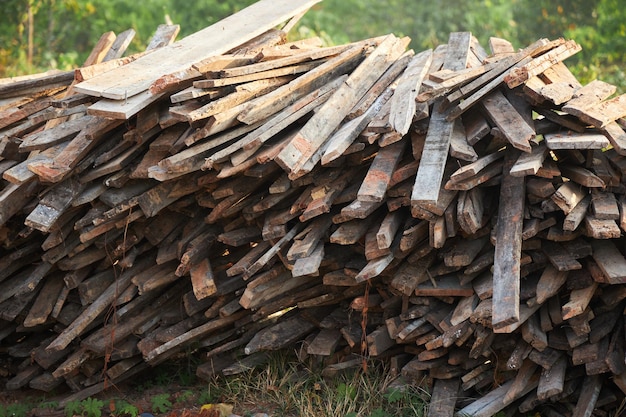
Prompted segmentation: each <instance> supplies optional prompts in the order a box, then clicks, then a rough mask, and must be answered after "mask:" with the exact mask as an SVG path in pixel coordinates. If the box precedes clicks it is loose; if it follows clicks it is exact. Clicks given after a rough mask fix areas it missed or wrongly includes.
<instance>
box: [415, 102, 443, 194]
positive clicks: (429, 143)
mask: <svg viewBox="0 0 626 417" xmlns="http://www.w3.org/2000/svg"><path fill="white" fill-rule="evenodd" d="M452 129H453V123H450V122H448V121H447V120H446V114H445V113H443V112H442V110H441V102H437V103H436V104H435V105H434V110H433V114H432V115H431V117H430V122H429V125H428V134H427V135H426V140H425V142H424V150H423V152H422V157H421V159H420V164H419V167H418V169H417V174H416V177H415V183H414V185H413V192H412V193H411V206H417V205H420V204H422V203H428V204H436V203H437V200H438V199H439V190H440V188H441V184H442V181H443V174H444V171H445V168H446V162H447V159H448V150H449V149H450V141H451V138H452Z"/></svg>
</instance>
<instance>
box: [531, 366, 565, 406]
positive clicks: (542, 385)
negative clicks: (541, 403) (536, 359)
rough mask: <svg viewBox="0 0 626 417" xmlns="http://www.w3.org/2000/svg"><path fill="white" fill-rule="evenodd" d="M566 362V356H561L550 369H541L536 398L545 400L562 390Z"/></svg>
mask: <svg viewBox="0 0 626 417" xmlns="http://www.w3.org/2000/svg"><path fill="white" fill-rule="evenodd" d="M567 364H568V361H567V358H566V357H565V356H561V357H560V358H559V359H558V360H557V362H556V363H555V364H554V365H552V367H551V368H550V369H542V371H541V378H540V379H539V385H538V386H537V398H538V399H539V400H547V399H549V398H550V397H553V396H556V395H558V394H560V393H562V392H563V386H564V384H565V372H566V371H567Z"/></svg>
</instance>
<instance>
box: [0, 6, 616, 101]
mask: <svg viewBox="0 0 626 417" xmlns="http://www.w3.org/2000/svg"><path fill="white" fill-rule="evenodd" d="M253 2H254V0H195V1H188V0H141V1H129V0H0V4H2V10H3V19H0V76H11V75H17V74H24V73H30V72H37V71H42V70H45V69H49V68H60V69H69V68H72V67H75V66H78V65H80V63H81V62H82V61H83V60H84V59H85V58H86V57H87V55H88V54H89V51H90V49H91V48H92V47H93V45H94V44H95V43H96V42H97V40H98V38H99V37H100V35H101V34H102V33H104V32H107V31H114V32H116V33H119V32H122V31H124V30H126V29H128V28H133V29H135V30H136V32H137V35H136V37H135V40H134V42H133V44H132V46H131V50H132V51H140V50H142V49H143V48H144V47H145V45H146V44H147V42H148V41H149V39H150V37H151V35H152V33H153V32H154V30H155V29H156V27H157V26H158V25H159V24H161V23H165V22H167V21H171V22H173V23H177V24H180V26H181V34H180V35H179V37H183V36H186V35H188V34H190V33H193V32H195V31H197V30H200V29H202V28H204V27H206V26H208V25H210V24H212V23H214V22H216V21H218V20H220V19H222V18H224V17H226V16H228V15H230V14H232V13H234V12H236V11H238V10H240V9H242V8H244V7H246V6H248V5H249V4H251V3H253ZM29 8H30V11H31V13H30V15H31V16H32V21H33V25H32V28H33V30H32V42H31V44H32V46H33V55H32V60H31V61H30V62H29V59H28V58H29V57H28V53H27V51H28V45H29V42H28V32H29V31H28V29H29V12H28V11H29ZM466 30H469V31H471V32H472V33H473V34H474V35H476V36H477V37H478V39H479V40H480V41H481V43H482V44H483V46H485V47H487V45H488V44H487V42H488V39H489V37H490V36H497V37H502V38H505V39H507V40H509V41H510V42H512V43H513V45H514V46H516V47H518V48H521V47H524V46H526V45H528V44H530V43H532V42H534V41H535V40H537V39H539V38H541V37H546V38H549V39H554V38H557V37H565V38H568V39H575V40H576V41H577V42H578V43H580V44H581V45H582V47H583V51H582V52H581V53H579V54H577V55H576V56H574V57H572V58H570V59H569V60H568V61H567V64H568V66H569V67H570V68H571V69H572V71H573V72H574V73H575V74H576V75H577V76H578V78H579V79H580V80H581V82H583V83H586V82H588V81H590V80H592V79H595V78H600V79H602V80H604V81H607V82H610V83H613V84H616V85H618V86H619V87H620V90H621V91H625V90H626V74H625V72H626V71H625V70H624V68H625V65H624V64H625V63H626V58H625V56H626V7H624V4H623V0H568V1H565V0H560V1H559V0H556V1H555V0H324V1H323V2H322V3H320V4H318V5H316V6H314V7H313V9H312V10H311V11H309V12H308V13H307V14H306V15H305V17H304V18H303V19H302V21H301V23H300V25H299V26H298V27H297V29H296V32H297V33H295V34H293V36H294V37H309V36H314V35H318V36H321V37H322V38H323V39H324V40H325V41H326V42H327V43H328V44H340V43H345V42H348V41H354V40H360V39H365V38H368V37H372V36H379V35H384V34H387V33H395V34H397V35H407V36H409V37H411V39H412V44H411V47H412V48H413V49H415V50H416V51H420V50H423V49H427V48H432V47H435V46H437V45H438V44H440V43H445V42H446V41H447V38H448V34H449V33H450V32H453V31H466Z"/></svg>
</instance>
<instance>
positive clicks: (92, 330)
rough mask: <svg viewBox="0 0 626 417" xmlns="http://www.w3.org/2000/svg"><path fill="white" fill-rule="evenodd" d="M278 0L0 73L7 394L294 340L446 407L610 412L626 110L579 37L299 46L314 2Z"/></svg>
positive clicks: (240, 359) (468, 412)
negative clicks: (518, 44) (127, 48)
mask: <svg viewBox="0 0 626 417" xmlns="http://www.w3.org/2000/svg"><path fill="white" fill-rule="evenodd" d="M268 1H269V0H264V1H261V2H259V3H257V5H253V6H251V7H250V8H249V9H244V10H243V11H242V12H240V13H239V14H237V15H234V16H233V17H231V18H229V19H228V20H227V21H224V22H222V23H220V24H218V25H216V26H211V27H209V28H207V29H205V30H204V31H202V32H201V33H199V35H198V36H196V35H192V36H190V37H188V38H185V39H183V40H181V41H179V42H177V43H175V44H171V45H169V44H170V43H171V41H172V39H173V37H175V35H176V33H177V28H175V27H163V28H159V32H158V36H155V40H154V42H153V44H152V45H151V46H150V47H149V48H148V51H146V52H145V53H143V54H138V55H132V56H128V57H122V55H123V53H124V47H123V44H124V43H126V44H127V42H126V41H127V36H131V35H129V34H123V36H122V35H120V36H118V37H117V38H116V37H115V36H114V35H112V34H107V35H105V36H103V38H102V39H101V42H100V43H99V44H98V47H97V48H96V49H95V50H94V53H93V54H92V57H90V60H89V61H88V62H86V63H85V65H84V66H83V67H82V68H79V69H77V70H76V71H75V72H71V73H47V74H41V75H38V76H27V77H21V78H16V79H9V80H0V155H1V160H0V167H1V169H2V173H3V174H2V177H3V180H2V185H1V187H2V188H1V190H0V225H1V227H0V242H1V244H2V247H1V250H0V265H1V266H2V267H1V268H0V366H2V368H3V369H4V372H5V373H6V374H7V375H8V377H7V378H6V381H7V382H6V389H9V390H17V389H21V388H23V387H27V386H28V387H31V388H35V389H38V390H42V391H45V392H49V391H52V390H53V389H57V391H56V392H58V391H59V390H61V391H63V390H64V389H63V388H62V387H65V391H68V390H71V391H72V392H73V393H72V394H70V395H69V396H66V397H64V399H63V401H62V402H61V405H63V404H65V403H67V401H70V400H74V399H81V398H85V397H88V396H90V395H94V394H96V393H98V392H100V391H102V390H104V389H105V388H106V387H107V386H110V385H111V384H112V383H116V382H119V381H121V380H124V379H127V378H129V377H132V376H133V375H136V374H137V373H139V372H142V371H143V370H145V369H147V368H148V367H150V366H153V365H156V364H158V363H161V362H163V361H166V360H168V359H171V358H174V357H177V356H180V355H185V354H192V355H194V356H196V357H198V358H200V359H201V360H202V362H203V364H202V365H200V366H199V367H198V371H197V373H198V375H199V376H200V377H202V378H210V377H211V376H213V375H215V374H217V373H223V374H235V373H237V372H240V371H241V370H242V369H245V368H246V367H249V366H256V365H258V364H260V363H263V361H264V360H265V359H266V352H267V351H268V350H273V349H280V348H285V347H297V348H298V350H299V352H300V353H301V355H303V356H315V357H319V358H322V359H323V361H324V364H325V366H326V368H325V373H326V374H327V375H333V374H334V373H336V372H340V371H341V370H342V369H346V368H350V367H358V366H360V364H361V359H360V357H361V355H363V354H365V355H366V356H369V357H372V358H381V359H384V360H388V361H390V362H391V364H392V365H393V367H394V369H397V370H398V374H399V376H400V377H401V378H402V379H401V380H402V381H404V382H403V383H405V384H416V383H419V384H424V385H425V386H427V387H428V389H429V390H430V392H431V393H432V401H431V404H430V410H429V416H431V417H435V416H451V415H453V414H455V413H456V414H457V415H459V416H461V415H463V416H491V415H493V414H495V413H497V412H499V411H502V410H504V411H505V412H506V415H512V414H514V413H516V412H520V413H525V414H527V413H529V412H540V413H541V414H542V415H547V416H590V415H591V414H592V413H594V414H595V415H607V413H608V411H610V410H614V409H615V408H616V407H617V406H619V405H620V404H621V403H622V401H624V398H625V393H626V366H625V365H626V363H625V360H624V358H625V355H624V337H625V336H624V335H625V331H624V330H625V327H624V326H625V321H624V307H625V301H624V299H625V298H626V286H625V285H624V284H625V283H626V258H625V256H624V251H625V250H626V241H625V239H624V232H625V231H626V187H625V183H624V178H626V133H624V128H625V127H626V121H625V119H624V116H626V99H625V96H623V95H622V96H617V97H614V98H611V96H612V95H613V94H614V93H615V90H616V89H615V87H614V86H611V85H609V84H607V83H604V82H602V81H593V82H591V83H589V84H587V85H585V86H583V85H581V84H580V83H579V82H578V81H577V80H576V79H575V78H574V77H573V76H572V74H571V73H570V72H569V70H568V69H567V67H566V66H565V65H564V64H563V63H562V61H563V60H564V59H565V58H567V57H569V56H570V55H572V54H574V53H576V52H577V51H578V50H580V47H579V46H578V45H577V44H576V43H575V42H573V41H565V40H563V39H558V40H554V41H548V40H539V41H538V42H536V43H534V44H532V45H530V46H528V47H526V48H524V49H521V50H515V49H514V48H513V47H512V46H511V44H510V43H508V42H507V41H505V40H503V39H497V38H492V39H491V41H490V45H489V48H488V49H489V50H490V51H489V52H486V51H485V49H483V47H482V46H481V45H480V44H479V43H478V42H477V40H476V38H475V37H473V36H472V35H471V34H470V33H452V34H451V35H450V39H449V42H448V43H447V44H446V45H441V46H440V47H438V48H436V49H435V50H434V51H432V50H429V51H424V52H421V53H418V54H414V53H413V51H407V50H406V48H407V44H408V40H407V39H399V38H396V37H395V36H393V35H388V36H383V37H380V38H375V39H368V40H364V41H361V42H356V43H353V44H349V45H341V46H335V47H323V46H321V43H320V42H319V40H318V39H306V40H301V41H295V42H286V41H285V35H286V31H288V30H289V28H290V27H291V26H292V25H293V24H294V19H295V20H297V17H298V16H299V15H300V14H301V13H302V12H303V11H305V10H306V8H308V7H310V6H311V5H312V4H314V3H315V1H308V2H307V1H303V0H300V1H270V2H269V4H271V6H268ZM268 10H272V12H271V13H269V12H268ZM267 14H272V15H271V16H266V15H267ZM294 16H295V17H294ZM253 17H254V18H255V22H256V23H258V27H257V29H258V30H259V31H258V32H252V31H248V32H246V31H244V30H243V29H242V26H244V25H243V24H242V22H246V21H250V19H251V18H253ZM292 17H294V19H292ZM288 19H291V20H290V22H289V23H287V25H286V26H285V28H283V30H276V29H272V28H273V27H275V26H276V24H277V23H276V22H277V21H285V20H288ZM225 28H226V29H225ZM222 31H226V32H228V33H226V34H224V35H220V36H223V37H226V38H227V40H228V43H225V44H222V43H221V42H222V41H221V40H219V39H218V41H215V42H214V43H215V45H213V44H211V42H208V43H207V41H206V40H207V39H209V40H210V39H214V36H217V35H219V34H221V33H222ZM229 31H231V32H232V33H231V32H229ZM242 31H243V32H245V34H242ZM214 32H215V33H214ZM194 36H195V37H194ZM199 39H200V40H201V42H200V41H199ZM220 39H221V38H220ZM224 42H225V41H224ZM198 45H200V46H198ZM224 45H226V46H224ZM185 48H188V50H192V51H196V52H194V53H193V54H189V53H187V54H186V55H185V51H186V50H187V49H185ZM194 48H195V49H194ZM224 48H226V49H224ZM197 51H200V52H202V53H204V55H202V56H199V55H198V54H199V53H200V52H197ZM190 56H193V58H189V57H190ZM190 59H193V60H190ZM158 63H160V64H158ZM175 63H177V65H178V66H176V65H174V64H175ZM140 79H141V80H140ZM145 80H148V81H145Z"/></svg>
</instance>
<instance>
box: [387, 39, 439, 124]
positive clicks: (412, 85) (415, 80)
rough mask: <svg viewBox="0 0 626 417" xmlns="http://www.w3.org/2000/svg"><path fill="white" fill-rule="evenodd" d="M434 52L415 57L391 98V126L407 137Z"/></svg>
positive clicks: (424, 52)
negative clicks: (416, 102) (417, 98)
mask: <svg viewBox="0 0 626 417" xmlns="http://www.w3.org/2000/svg"><path fill="white" fill-rule="evenodd" d="M432 59H433V52H432V50H430V49H429V50H426V51H423V52H420V53H419V54H417V55H415V56H414V57H413V58H412V59H411V62H410V63H409V65H408V66H407V68H406V69H405V71H404V73H403V74H402V76H401V77H400V78H399V79H398V81H397V82H398V86H397V87H396V90H395V92H394V95H393V97H392V98H391V108H390V113H389V114H390V116H389V124H390V125H391V128H392V129H394V130H395V131H397V132H399V133H401V134H402V135H406V134H407V133H408V131H409V128H410V126H411V123H412V122H413V116H414V115H415V109H416V104H415V99H416V97H417V94H418V93H419V91H420V87H421V85H422V81H423V80H424V77H425V76H426V72H427V71H428V68H429V66H430V64H431V63H432Z"/></svg>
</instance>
